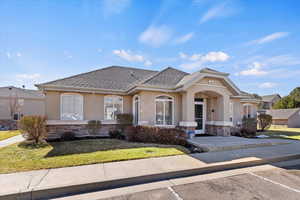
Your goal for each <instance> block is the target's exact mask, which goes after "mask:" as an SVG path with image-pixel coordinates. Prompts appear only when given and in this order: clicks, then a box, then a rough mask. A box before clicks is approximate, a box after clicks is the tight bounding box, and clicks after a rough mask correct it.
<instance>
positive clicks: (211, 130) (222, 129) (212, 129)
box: [205, 125, 232, 136]
mask: <svg viewBox="0 0 300 200" xmlns="http://www.w3.org/2000/svg"><path fill="white" fill-rule="evenodd" d="M205 129H206V130H205V132H206V133H207V134H210V135H216V136H230V135H231V131H232V127H231V126H217V125H206V127H205Z"/></svg>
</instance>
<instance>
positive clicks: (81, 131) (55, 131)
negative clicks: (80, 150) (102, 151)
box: [47, 124, 117, 139]
mask: <svg viewBox="0 0 300 200" xmlns="http://www.w3.org/2000/svg"><path fill="white" fill-rule="evenodd" d="M116 126H117V125H116V124H102V125H101V129H100V131H99V132H98V134H96V135H92V134H90V133H89V132H88V128H87V125H86V124H80V125H76V124H75V125H47V132H48V139H60V138H61V136H62V134H63V133H65V132H73V133H74V134H75V137H77V138H84V137H91V136H97V137H108V136H109V131H110V130H113V129H116V128H117V127H116Z"/></svg>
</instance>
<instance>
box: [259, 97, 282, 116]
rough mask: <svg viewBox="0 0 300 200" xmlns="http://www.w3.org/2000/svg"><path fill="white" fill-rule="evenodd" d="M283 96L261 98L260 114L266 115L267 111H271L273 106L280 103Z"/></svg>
mask: <svg viewBox="0 0 300 200" xmlns="http://www.w3.org/2000/svg"><path fill="white" fill-rule="evenodd" d="M280 99H281V96H280V95H279V94H270V95H265V96H261V103H260V106H259V110H258V112H259V113H266V110H270V109H272V108H273V106H274V105H275V104H276V103H277V102H278V101H280Z"/></svg>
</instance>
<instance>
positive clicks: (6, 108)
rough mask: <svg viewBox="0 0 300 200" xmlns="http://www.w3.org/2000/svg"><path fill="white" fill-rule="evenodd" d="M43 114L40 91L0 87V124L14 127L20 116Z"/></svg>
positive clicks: (42, 96) (43, 100) (42, 98)
mask: <svg viewBox="0 0 300 200" xmlns="http://www.w3.org/2000/svg"><path fill="white" fill-rule="evenodd" d="M27 115H45V96H44V94H43V93H42V92H41V91H38V90H29V89H24V88H18V87H14V86H7V87H0V126H1V127H2V126H4V127H10V128H12V126H13V127H16V121H17V120H19V119H20V118H21V117H22V116H27Z"/></svg>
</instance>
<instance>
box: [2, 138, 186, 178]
mask: <svg viewBox="0 0 300 200" xmlns="http://www.w3.org/2000/svg"><path fill="white" fill-rule="evenodd" d="M185 153H189V151H188V150H187V149H186V148H184V147H182V146H176V145H159V144H144V143H132V142H126V141H123V140H116V139H91V140H76V141H68V142H51V143H49V144H48V145H45V146H43V147H39V148H33V147H32V146H28V145H27V146H26V145H24V143H17V144H13V145H10V146H7V147H4V148H1V149H0V173H12V172H19V171H28V170H38V169H47V168H58V167H69V166H77V165H87V164H94V163H105V162H112V161H121V160H131V159H141V158H150V157H161V156H172V155H180V154H185Z"/></svg>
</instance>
